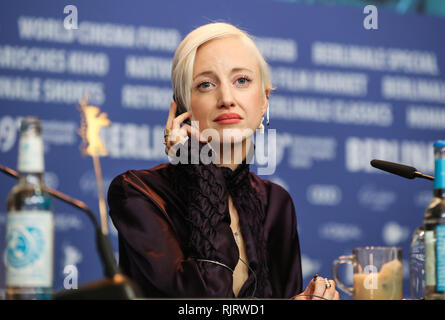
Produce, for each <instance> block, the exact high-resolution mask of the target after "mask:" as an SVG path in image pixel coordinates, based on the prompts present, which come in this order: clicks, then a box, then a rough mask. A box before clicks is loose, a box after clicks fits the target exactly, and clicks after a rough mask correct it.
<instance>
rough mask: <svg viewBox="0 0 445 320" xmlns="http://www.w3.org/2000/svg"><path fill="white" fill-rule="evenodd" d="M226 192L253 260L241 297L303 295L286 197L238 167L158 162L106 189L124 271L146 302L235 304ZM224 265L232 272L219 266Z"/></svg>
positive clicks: (233, 250) (234, 247) (127, 174)
mask: <svg viewBox="0 0 445 320" xmlns="http://www.w3.org/2000/svg"><path fill="white" fill-rule="evenodd" d="M228 194H230V195H231V196H232V200H233V203H234V205H235V207H236V209H237V211H238V214H239V221H240V226H241V232H242V235H243V238H244V243H245V246H246V254H247V257H248V260H249V267H250V271H249V275H248V279H247V280H246V282H245V283H244V285H243V286H242V288H241V290H240V292H239V294H238V297H240V298H241V297H252V295H253V296H255V297H258V298H291V297H292V296H294V295H297V294H299V293H301V291H302V273H301V257H300V246H299V241H298V233H297V225H296V216H295V209H294V205H293V202H292V198H291V197H290V195H289V193H288V192H287V191H286V190H284V189H283V188H282V187H280V186H279V185H277V184H274V183H272V182H270V181H268V180H263V179H260V178H259V177H258V176H256V175H255V174H254V173H252V172H250V171H249V165H248V164H245V163H243V164H241V165H239V166H238V168H237V169H236V170H234V171H232V170H231V169H230V168H227V167H216V166H215V165H214V164H210V165H203V164H196V165H194V164H189V165H183V164H179V165H173V164H170V163H167V164H161V165H159V166H157V167H155V168H152V169H148V170H130V171H127V172H125V173H123V174H121V175H119V176H117V177H116V178H115V179H114V180H113V182H112V183H111V185H110V188H109V190H108V204H109V208H110V216H111V218H112V220H113V223H114V225H115V227H116V228H117V230H118V232H119V265H120V267H121V269H122V271H123V272H124V273H125V274H126V275H128V276H129V277H130V278H131V279H132V280H133V281H135V282H136V283H137V284H138V285H139V286H140V288H141V289H142V291H143V293H144V295H145V296H146V297H172V298H173V297H187V298H211V297H220V298H233V297H234V293H233V289H232V287H233V276H232V272H231V271H230V270H229V268H231V269H234V268H235V266H236V264H237V262H238V259H239V252H238V247H237V245H236V242H235V240H234V237H233V233H232V230H231V229H230V214H229V210H228V205H227V203H228V198H227V197H228ZM199 259H202V260H212V261H216V262H220V263H222V264H224V265H226V266H227V267H229V268H226V267H224V266H221V265H219V264H216V263H209V262H206V261H198V260H199Z"/></svg>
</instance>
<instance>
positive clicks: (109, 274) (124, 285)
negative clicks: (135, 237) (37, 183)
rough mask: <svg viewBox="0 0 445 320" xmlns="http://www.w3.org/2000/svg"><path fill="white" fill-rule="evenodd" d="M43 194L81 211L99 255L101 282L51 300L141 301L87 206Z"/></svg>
mask: <svg viewBox="0 0 445 320" xmlns="http://www.w3.org/2000/svg"><path fill="white" fill-rule="evenodd" d="M0 171H2V172H4V173H6V174H7V175H9V176H11V177H14V178H18V177H19V174H18V173H17V172H16V171H14V170H13V169H10V168H7V167H4V166H2V165H0ZM44 190H45V191H46V192H48V193H49V194H50V195H52V196H54V197H56V198H58V199H60V200H62V201H63V202H65V203H68V204H69V205H71V206H73V207H75V208H77V209H80V210H82V211H83V212H85V213H86V214H87V215H88V217H89V218H90V220H91V222H92V223H93V225H94V229H95V231H96V246H97V250H98V251H99V256H100V261H101V263H102V267H103V271H104V274H105V279H103V280H99V281H94V282H91V283H87V284H85V285H82V286H80V287H79V288H78V289H71V290H62V291H60V292H56V293H55V294H54V296H53V299H54V300H83V299H88V300H91V299H123V300H129V299H135V298H139V297H142V294H141V291H140V289H139V288H138V287H137V286H136V284H135V283H134V282H132V281H131V280H130V279H129V278H128V277H126V276H125V275H123V274H122V272H121V271H120V269H119V267H118V265H117V263H116V260H115V259H114V254H113V248H112V246H111V243H110V240H109V238H108V236H107V235H106V234H105V233H104V232H103V231H102V229H101V227H100V226H99V223H98V222H97V219H96V217H95V215H94V213H93V212H92V211H91V209H90V208H88V206H87V205H86V204H85V203H84V202H82V201H80V200H77V199H74V198H71V197H70V196H68V195H66V194H64V193H62V192H60V191H57V190H54V189H51V188H47V187H44Z"/></svg>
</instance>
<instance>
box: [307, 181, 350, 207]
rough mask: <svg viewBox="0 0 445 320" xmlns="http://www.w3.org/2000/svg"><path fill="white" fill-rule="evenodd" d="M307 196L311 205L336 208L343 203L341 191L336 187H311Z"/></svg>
mask: <svg viewBox="0 0 445 320" xmlns="http://www.w3.org/2000/svg"><path fill="white" fill-rule="evenodd" d="M306 195H307V200H308V201H309V203H310V204H314V205H322V206H335V205H337V204H339V203H340V201H341V190H340V188H339V187H337V186H335V185H328V184H313V185H310V186H309V187H308V188H307V193H306Z"/></svg>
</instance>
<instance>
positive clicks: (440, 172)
mask: <svg viewBox="0 0 445 320" xmlns="http://www.w3.org/2000/svg"><path fill="white" fill-rule="evenodd" d="M434 189H445V159H437V160H436V161H435V162H434Z"/></svg>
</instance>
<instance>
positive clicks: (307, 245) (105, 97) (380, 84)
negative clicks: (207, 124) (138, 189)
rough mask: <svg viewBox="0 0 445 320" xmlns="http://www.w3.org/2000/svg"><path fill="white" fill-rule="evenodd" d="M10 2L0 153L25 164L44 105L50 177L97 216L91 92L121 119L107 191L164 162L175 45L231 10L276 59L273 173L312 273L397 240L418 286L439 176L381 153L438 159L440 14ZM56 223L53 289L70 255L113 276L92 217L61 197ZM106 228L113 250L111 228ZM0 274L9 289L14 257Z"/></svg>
mask: <svg viewBox="0 0 445 320" xmlns="http://www.w3.org/2000/svg"><path fill="white" fill-rule="evenodd" d="M69 4H71V5H75V6H76V8H77V10H78V29H77V30H65V29H64V27H63V20H64V18H65V17H66V16H67V14H64V13H63V10H64V7H65V6H66V5H69ZM0 7H1V9H0V106H1V107H0V163H2V164H4V165H6V166H9V167H12V168H16V163H17V144H18V138H19V132H18V123H19V119H20V118H21V117H23V116H26V115H34V116H37V117H39V118H40V119H41V120H42V125H43V139H44V142H45V161H46V173H45V181H46V184H47V185H48V186H49V187H52V188H55V189H59V190H61V191H62V192H65V193H67V194H69V195H71V196H73V197H76V198H78V199H81V200H83V201H84V202H86V203H87V204H88V205H89V206H90V207H91V208H92V209H93V210H94V211H95V212H97V214H98V212H99V209H98V199H97V189H96V180H95V175H94V170H93V162H92V159H91V158H89V157H83V156H81V153H80V149H79V147H80V145H81V138H80V136H79V135H78V133H77V130H78V128H79V127H80V115H79V111H78V109H77V106H78V102H79V99H80V98H82V97H83V96H84V95H85V94H86V93H87V92H88V93H89V95H90V103H91V104H93V105H96V106H99V107H100V108H101V110H102V111H104V112H106V113H107V114H108V117H109V119H110V120H111V121H112V124H111V126H110V127H108V128H106V129H103V131H102V137H103V140H104V142H105V145H106V148H107V149H108V152H109V156H107V157H103V158H101V164H102V170H103V176H104V183H105V188H106V190H107V188H108V185H109V183H110V181H111V180H112V179H113V177H115V176H116V175H118V174H120V173H122V172H124V171H126V170H128V169H144V168H151V167H154V166H155V165H157V164H159V163H164V162H167V161H168V159H167V157H166V155H165V154H164V146H163V127H164V124H165V121H166V117H167V113H168V109H169V106H170V102H171V97H172V91H171V83H170V68H171V59H172V57H173V54H174V50H175V48H176V47H177V45H178V44H179V42H180V41H181V39H182V38H183V37H184V36H185V35H186V34H187V33H188V32H189V31H191V30H192V29H193V28H195V27H197V26H199V25H202V24H205V23H208V22H212V21H225V22H229V23H232V24H235V25H237V26H239V27H241V28H243V29H245V30H247V31H248V32H249V33H251V34H252V35H254V36H255V41H256V42H257V44H258V46H259V48H260V49H261V51H262V52H263V54H264V56H265V58H266V59H267V61H268V62H269V63H270V65H271V73H272V81H273V85H274V86H275V87H276V90H275V91H274V92H273V94H272V96H271V99H270V118H271V124H270V127H269V128H273V129H276V130H277V145H276V152H277V169H276V171H275V173H274V174H273V175H270V176H263V178H265V179H269V180H272V181H274V182H276V183H278V184H280V185H282V186H283V187H284V188H286V189H287V190H288V192H289V193H290V194H291V196H292V198H293V201H294V204H295V208H296V214H297V219H298V220H297V221H298V230H299V235H300V242H301V251H302V263H303V276H304V282H305V283H304V285H305V286H306V285H307V283H308V282H309V280H310V278H311V276H312V275H313V274H314V273H316V272H317V273H320V274H322V275H324V276H327V277H330V278H332V271H331V269H332V261H333V259H334V258H336V257H337V256H339V255H344V254H350V253H351V250H352V249H353V248H354V247H358V246H365V245H385V246H386V245H387V246H393V245H395V246H400V247H402V248H403V252H404V264H405V266H404V267H405V268H404V276H405V278H404V279H405V281H404V292H405V297H408V296H409V282H408V251H409V241H410V237H411V233H412V231H413V230H414V229H415V227H416V226H418V225H421V224H422V217H423V212H424V209H425V207H426V206H427V204H428V202H429V200H430V199H431V196H432V188H433V185H432V183H431V182H429V181H423V180H414V181H410V180H404V179H403V178H399V177H396V176H391V175H389V174H385V173H380V172H377V170H376V169H374V168H372V167H370V165H369V161H370V160H371V159H374V158H377V159H384V160H388V161H395V162H401V163H405V164H408V165H412V166H415V167H416V168H417V169H418V170H420V171H422V172H424V173H427V174H432V173H433V153H432V143H433V141H435V140H438V139H444V138H445V132H444V129H445V73H444V70H445V43H444V38H443V32H444V30H445V20H444V19H443V18H437V17H424V16H418V15H415V14H407V15H399V14H396V13H393V12H390V11H385V10H383V9H382V10H379V11H378V29H377V30H367V29H365V28H364V26H363V20H364V18H365V17H366V15H365V14H363V8H360V7H335V6H322V5H307V4H301V3H300V4H290V3H283V2H271V1H257V0H255V1H233V0H230V1H221V2H216V1H186V2H185V1H151V2H148V1H145V2H143V1H141V2H130V3H129V2H126V1H113V2H109V1H102V0H101V1H94V2H91V1H70V2H69V3H68V2H66V3H65V2H63V1H62V2H61V1H31V2H29V1H17V0H16V1H4V2H2V3H1V4H0ZM259 167H260V165H257V166H252V170H253V171H254V172H256V169H257V168H259ZM0 181H1V182H0V198H1V201H2V202H3V205H2V206H1V207H0V211H1V214H0V227H1V230H2V231H1V236H0V246H1V250H2V252H3V251H4V240H5V239H4V237H5V236H4V231H5V212H6V197H7V194H8V192H9V191H10V189H11V188H12V186H13V185H14V183H15V181H14V180H13V179H11V178H9V177H6V176H0ZM106 190H105V191H106ZM55 222H56V243H55V269H54V277H55V289H56V290H61V289H63V287H64V285H63V283H64V278H65V277H66V274H64V272H63V271H64V267H65V266H67V265H74V266H76V267H77V269H78V284H79V285H82V284H85V283H87V282H91V281H94V280H98V279H100V278H102V277H103V274H102V269H101V266H100V263H99V259H98V256H97V253H96V249H95V243H94V234H93V227H92V226H91V223H90V221H89V220H88V219H87V218H86V216H84V214H83V213H82V212H79V211H76V210H75V209H72V208H71V207H69V206H67V205H65V204H63V203H61V202H59V201H57V200H56V201H55ZM110 223H111V222H110ZM110 237H111V240H112V242H113V245H114V248H115V251H116V255H117V232H116V230H115V229H114V228H111V234H110ZM3 257H4V256H3ZM346 271H349V272H351V270H350V269H349V270H346ZM346 271H345V272H343V273H342V274H343V276H344V277H345V278H346V282H347V283H352V274H351V273H350V274H349V276H348V272H346ZM0 275H1V277H0V279H1V280H0V287H1V288H2V289H3V288H4V285H5V279H4V264H3V263H1V264H0ZM342 297H343V298H346V297H345V296H344V295H342Z"/></svg>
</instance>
